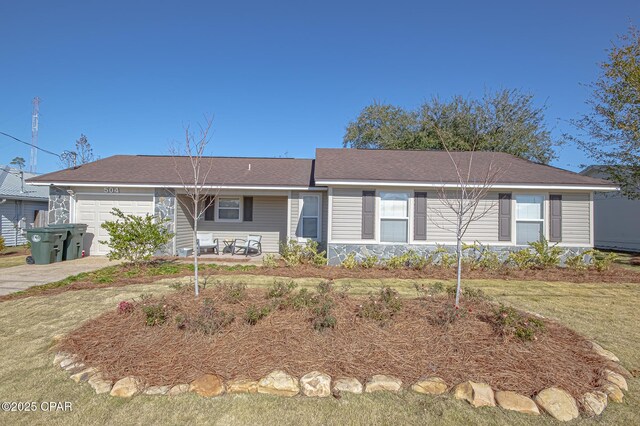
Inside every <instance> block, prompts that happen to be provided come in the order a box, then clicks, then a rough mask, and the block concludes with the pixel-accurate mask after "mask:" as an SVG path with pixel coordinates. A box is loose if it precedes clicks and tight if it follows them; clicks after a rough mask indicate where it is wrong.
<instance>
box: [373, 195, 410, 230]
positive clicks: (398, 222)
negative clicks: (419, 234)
mask: <svg viewBox="0 0 640 426" xmlns="http://www.w3.org/2000/svg"><path fill="white" fill-rule="evenodd" d="M408 235H409V194H408V193H406V192H387V191H381V192H380V241H381V242H383V243H406V242H407V241H408Z"/></svg>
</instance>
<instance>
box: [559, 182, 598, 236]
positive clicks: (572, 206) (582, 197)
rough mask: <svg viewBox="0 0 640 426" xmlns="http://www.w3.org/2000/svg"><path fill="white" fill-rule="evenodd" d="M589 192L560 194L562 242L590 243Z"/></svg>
mask: <svg viewBox="0 0 640 426" xmlns="http://www.w3.org/2000/svg"><path fill="white" fill-rule="evenodd" d="M590 230H591V201H590V200H589V194H567V193H564V194H562V243H563V244H580V245H589V244H591V236H590V234H589V233H590Z"/></svg>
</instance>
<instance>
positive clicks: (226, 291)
mask: <svg viewBox="0 0 640 426" xmlns="http://www.w3.org/2000/svg"><path fill="white" fill-rule="evenodd" d="M216 286H217V287H218V289H219V290H220V291H221V292H222V294H223V297H224V300H226V301H227V302H230V303H238V302H240V301H241V300H244V298H245V297H246V296H247V285H246V284H243V283H223V282H218V283H217V284H216Z"/></svg>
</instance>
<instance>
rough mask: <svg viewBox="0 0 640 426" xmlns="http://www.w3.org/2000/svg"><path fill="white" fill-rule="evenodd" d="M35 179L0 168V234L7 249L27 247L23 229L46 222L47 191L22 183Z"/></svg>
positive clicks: (17, 171) (23, 173)
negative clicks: (22, 245) (23, 245)
mask: <svg viewBox="0 0 640 426" xmlns="http://www.w3.org/2000/svg"><path fill="white" fill-rule="evenodd" d="M35 176H36V175H34V174H31V173H27V172H23V171H21V170H19V169H14V168H11V167H9V166H0V235H2V237H3V238H4V241H5V244H6V245H7V246H8V247H13V246H18V245H21V244H26V242H27V239H26V237H25V235H24V232H23V231H24V229H26V228H31V227H33V226H44V225H45V223H46V213H47V208H48V206H49V204H48V203H49V190H48V189H47V188H43V187H41V186H34V185H29V184H27V183H25V180H26V179H28V178H32V177H35Z"/></svg>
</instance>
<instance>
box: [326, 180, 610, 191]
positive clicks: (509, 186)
mask: <svg viewBox="0 0 640 426" xmlns="http://www.w3.org/2000/svg"><path fill="white" fill-rule="evenodd" d="M316 184H317V185H327V186H386V187H414V188H458V187H460V184H458V183H454V182H414V181H376V180H357V179H348V180H347V179H316ZM470 186H483V185H481V184H478V185H470ZM491 188H495V189H545V190H558V191H560V190H574V191H619V190H620V187H618V186H615V185H586V184H568V183H565V184H562V183H558V184H555V183H554V184H545V183H525V184H522V183H496V184H493V185H491Z"/></svg>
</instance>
